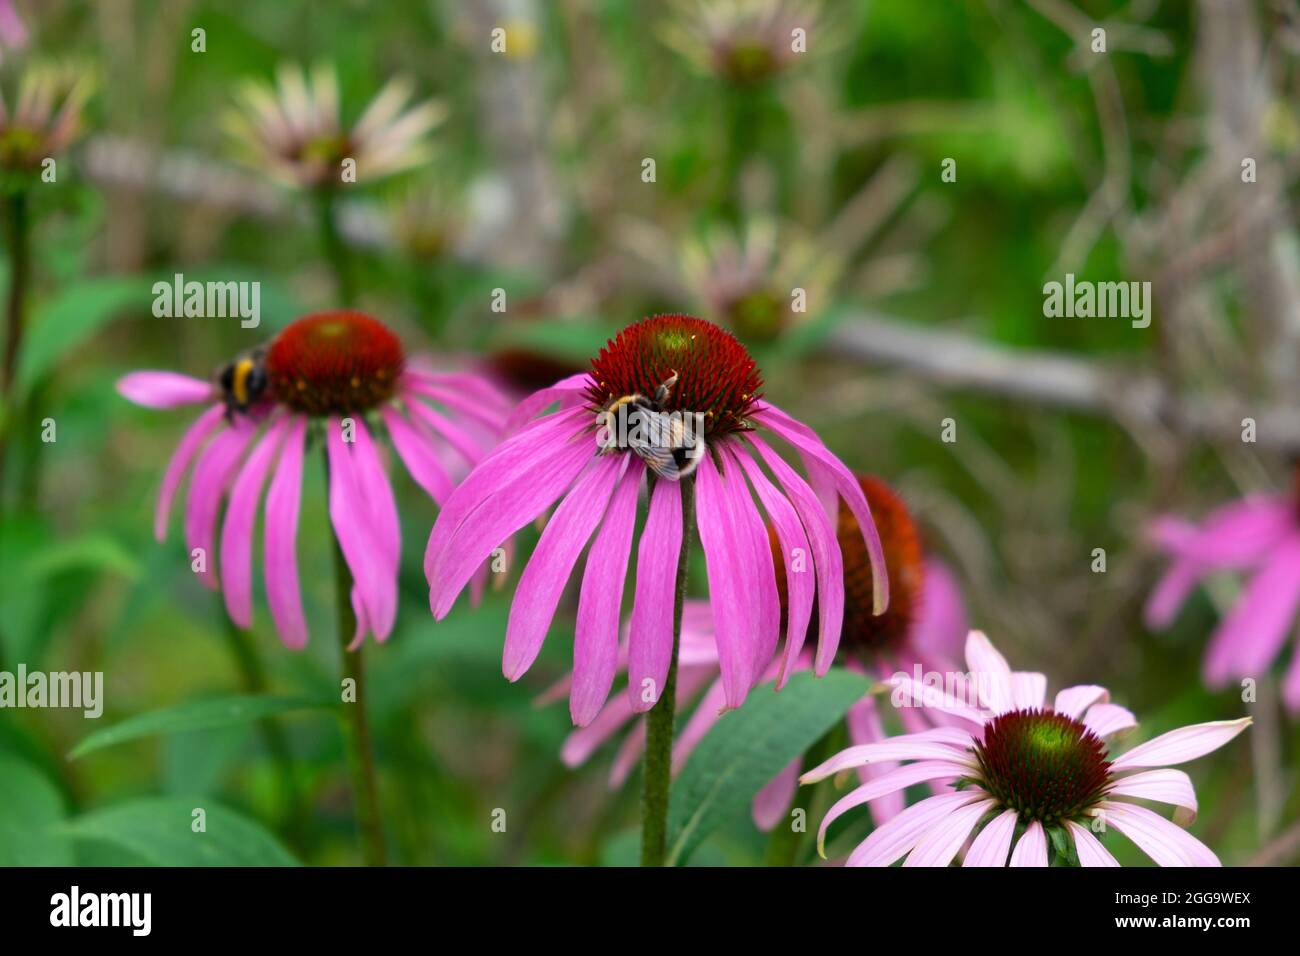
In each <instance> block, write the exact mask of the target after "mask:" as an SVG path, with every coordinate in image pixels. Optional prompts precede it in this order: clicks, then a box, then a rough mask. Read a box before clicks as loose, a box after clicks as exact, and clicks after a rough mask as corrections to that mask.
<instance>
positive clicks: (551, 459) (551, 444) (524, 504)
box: [424, 409, 595, 618]
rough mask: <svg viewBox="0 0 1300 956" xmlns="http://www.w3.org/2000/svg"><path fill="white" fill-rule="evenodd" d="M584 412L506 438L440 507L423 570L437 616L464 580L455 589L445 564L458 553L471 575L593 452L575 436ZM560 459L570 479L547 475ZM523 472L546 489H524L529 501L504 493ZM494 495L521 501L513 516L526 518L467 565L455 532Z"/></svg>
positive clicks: (557, 492) (544, 506)
mask: <svg viewBox="0 0 1300 956" xmlns="http://www.w3.org/2000/svg"><path fill="white" fill-rule="evenodd" d="M580 414H581V411H580V410H579V409H572V410H570V411H569V412H560V413H559V414H556V415H551V416H549V417H547V418H545V419H542V420H541V421H540V422H539V423H538V424H537V425H536V426H535V427H534V428H530V429H528V430H527V431H524V432H520V433H519V434H517V435H513V436H511V437H510V438H507V439H506V440H505V441H503V442H502V443H501V444H500V445H498V446H497V447H496V448H494V449H493V450H492V451H491V452H489V453H488V454H487V456H486V457H485V458H484V459H483V460H482V461H481V462H479V464H478V466H477V467H476V468H475V469H474V470H473V471H472V472H470V473H469V475H468V476H467V477H466V478H465V480H464V481H462V482H461V483H460V484H459V485H457V486H456V489H455V491H453V492H452V494H451V497H449V498H448V499H447V501H446V503H445V504H444V505H443V507H442V508H441V510H439V512H438V518H437V520H436V521H434V523H433V529H432V530H431V531H430V532H429V543H428V546H427V547H426V548H425V553H424V573H425V576H426V577H427V578H428V580H429V586H430V588H431V596H430V603H431V605H433V606H434V608H435V610H434V616H435V617H438V618H441V617H442V616H443V615H445V614H446V611H445V610H444V611H443V612H442V614H439V613H438V611H437V610H436V608H437V607H439V606H443V605H445V606H446V607H447V608H450V606H451V603H452V602H453V601H454V600H455V598H456V595H457V594H459V593H460V589H461V587H463V586H464V584H463V583H462V584H461V585H459V586H457V587H455V588H454V589H453V588H452V587H451V586H450V581H451V577H450V576H449V575H447V574H444V572H443V569H442V567H441V565H443V564H445V563H447V562H449V561H451V560H453V556H454V560H455V564H456V570H458V571H461V572H463V573H464V575H465V577H464V580H466V581H467V580H469V576H470V575H471V574H472V573H473V571H474V568H476V567H478V565H479V564H480V563H482V561H483V560H485V559H486V558H487V556H488V555H489V554H491V553H492V548H495V547H496V546H497V545H498V544H500V543H501V542H502V541H503V540H505V538H506V537H508V536H509V535H511V534H513V533H514V532H515V531H517V530H518V529H519V528H521V527H523V526H524V525H526V524H528V523H529V522H530V521H532V520H533V519H534V518H536V517H537V516H538V515H539V514H541V513H542V512H543V511H545V510H546V509H547V508H548V507H550V505H551V503H552V502H554V501H555V499H557V498H559V497H560V495H561V494H563V493H564V491H565V490H566V489H567V488H568V486H569V484H570V483H572V481H573V479H574V478H576V477H577V474H578V472H579V471H581V470H582V468H583V466H584V465H585V464H586V462H587V460H588V459H590V458H591V456H592V455H593V454H594V453H595V445H594V442H593V443H592V444H591V445H589V446H588V445H584V444H583V443H581V442H573V439H574V438H575V437H577V436H578V435H580V434H581V430H582V425H581V424H580V423H579V415H580ZM559 461H563V462H564V463H565V467H564V468H563V470H562V471H563V474H564V475H567V480H563V481H549V480H547V479H549V478H554V477H557V471H556V464H557V462H559ZM521 477H522V478H524V479H526V480H527V482H528V486H529V488H531V489H533V490H534V491H537V490H538V485H541V484H544V485H545V492H546V493H545V494H535V495H531V496H528V495H527V493H526V492H525V496H526V497H527V500H526V501H524V500H521V496H516V495H506V494H505V492H506V490H507V489H509V488H510V487H511V486H512V484H514V483H517V482H518V481H519V479H520V478H521ZM539 479H540V480H539ZM496 496H500V497H501V498H503V499H505V503H506V504H510V505H516V506H521V507H519V508H518V509H517V511H516V513H515V514H514V515H511V517H522V520H521V521H520V522H519V524H517V525H515V526H514V527H510V528H508V529H507V530H505V531H504V532H503V533H502V534H501V537H493V540H492V542H491V544H490V545H489V547H488V549H487V551H486V552H485V553H484V554H483V556H482V557H481V558H479V559H478V560H476V561H473V562H472V563H469V567H468V569H466V568H465V567H464V565H465V564H466V563H467V562H466V561H465V560H464V557H465V555H464V554H463V550H464V548H463V545H460V543H459V542H456V538H457V534H458V532H459V531H460V530H461V526H462V525H463V524H464V523H465V520H466V519H467V518H468V517H469V516H470V515H472V514H475V513H477V512H478V511H479V509H480V508H484V507H486V506H488V504H489V502H491V501H492V499H493V498H494V497H496ZM525 515H526V517H523V516H525ZM508 523H509V522H508ZM475 524H476V525H478V526H479V527H480V528H482V525H483V522H481V521H476V522H475ZM453 543H455V544H457V545H458V546H457V547H456V548H455V549H453V548H452V545H453Z"/></svg>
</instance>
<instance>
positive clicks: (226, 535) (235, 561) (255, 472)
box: [220, 421, 285, 630]
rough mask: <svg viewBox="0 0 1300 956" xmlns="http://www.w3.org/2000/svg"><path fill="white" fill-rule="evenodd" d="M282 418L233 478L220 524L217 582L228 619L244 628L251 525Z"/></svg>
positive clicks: (249, 595) (249, 599)
mask: <svg viewBox="0 0 1300 956" xmlns="http://www.w3.org/2000/svg"><path fill="white" fill-rule="evenodd" d="M284 425H285V423H284V422H283V421H279V422H276V423H275V424H273V425H272V426H271V427H270V428H268V429H267V431H266V434H265V435H264V436H263V437H262V440H261V441H259V442H258V443H257V446H256V447H255V448H254V449H253V453H252V454H251V455H249V456H248V461H246V462H245V463H244V467H243V468H242V469H241V470H240V472H239V477H238V478H236V479H235V485H234V487H233V488H232V489H231V492H230V503H229V505H228V506H227V507H226V520H225V522H224V523H223V524H222V526H221V551H220V557H221V585H222V588H221V589H222V593H223V595H224V596H225V600H226V611H227V612H228V613H229V614H230V619H231V620H232V621H234V622H235V624H237V625H238V626H239V627H242V628H244V629H245V630H247V629H248V628H250V627H252V626H253V524H254V521H255V519H256V518H257V505H258V503H259V501H260V500H261V497H262V485H263V483H264V482H265V481H266V472H267V469H269V468H270V467H271V461H272V460H273V459H274V457H275V452H276V450H277V449H278V448H279V446H280V439H281V437H282V436H283V434H284Z"/></svg>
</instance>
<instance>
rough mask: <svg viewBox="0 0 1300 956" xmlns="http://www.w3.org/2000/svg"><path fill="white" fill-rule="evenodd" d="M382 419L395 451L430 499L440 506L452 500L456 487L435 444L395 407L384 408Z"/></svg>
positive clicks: (381, 410) (381, 413)
mask: <svg viewBox="0 0 1300 956" xmlns="http://www.w3.org/2000/svg"><path fill="white" fill-rule="evenodd" d="M380 415H381V416H382V417H383V419H384V425H385V426H386V427H387V428H388V436H389V438H391V439H392V440H393V448H394V449H396V451H397V454H398V456H399V457H400V458H401V459H402V464H403V465H405V466H406V470H407V472H409V473H410V475H411V477H412V478H414V479H415V482H416V484H418V485H419V486H420V487H421V488H423V489H424V491H425V493H426V494H428V496H429V497H430V498H432V499H433V500H434V501H435V502H437V503H438V504H440V505H441V504H442V503H443V502H444V501H446V500H447V498H448V497H450V495H451V492H452V489H453V488H454V487H455V486H454V485H453V484H452V480H451V477H450V476H449V475H448V474H447V471H446V469H445V468H443V467H442V463H441V462H439V461H438V455H437V452H436V450H435V449H434V446H433V443H432V441H430V440H429V439H428V438H427V437H426V436H424V435H423V434H421V433H420V431H419V429H417V428H415V426H413V425H412V424H411V423H410V422H408V421H407V420H406V419H405V418H403V417H402V415H401V413H400V412H398V411H397V409H395V408H393V407H392V406H389V405H385V406H384V407H383V408H382V409H380Z"/></svg>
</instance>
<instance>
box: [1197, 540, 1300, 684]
mask: <svg viewBox="0 0 1300 956" xmlns="http://www.w3.org/2000/svg"><path fill="white" fill-rule="evenodd" d="M1297 607H1300V535H1291V536H1289V537H1288V538H1287V539H1286V540H1285V541H1283V542H1282V543H1281V544H1280V545H1278V547H1277V550H1276V551H1274V552H1273V554H1272V555H1271V556H1270V557H1269V559H1268V563H1267V564H1265V565H1264V567H1263V568H1261V569H1260V571H1259V572H1257V573H1256V574H1255V576H1254V577H1253V578H1251V580H1250V584H1248V585H1247V586H1246V589H1245V590H1244V591H1243V592H1242V594H1241V597H1239V598H1238V599H1237V603H1236V604H1235V605H1233V608H1232V611H1231V613H1229V614H1228V616H1227V617H1226V618H1224V620H1223V622H1222V623H1221V624H1220V625H1219V626H1218V628H1217V629H1216V630H1215V632H1214V636H1213V637H1212V638H1210V644H1209V648H1208V649H1207V651H1206V654H1205V681H1206V683H1208V684H1209V685H1210V686H1211V687H1221V686H1223V684H1225V683H1226V682H1227V681H1228V680H1229V678H1232V677H1242V676H1249V675H1252V674H1258V673H1260V672H1261V671H1264V670H1266V669H1267V668H1268V666H1269V665H1270V664H1271V663H1272V662H1273V659H1274V658H1275V657H1276V656H1277V653H1278V650H1279V649H1280V648H1281V647H1282V642H1283V641H1284V640H1286V637H1287V635H1288V634H1289V633H1290V632H1291V630H1292V629H1293V627H1294V626H1295V616H1296V608H1297Z"/></svg>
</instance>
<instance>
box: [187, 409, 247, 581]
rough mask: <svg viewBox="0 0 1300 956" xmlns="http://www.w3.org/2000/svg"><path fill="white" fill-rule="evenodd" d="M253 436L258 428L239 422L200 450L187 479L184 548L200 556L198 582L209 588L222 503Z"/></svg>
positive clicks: (244, 420) (214, 560)
mask: <svg viewBox="0 0 1300 956" xmlns="http://www.w3.org/2000/svg"><path fill="white" fill-rule="evenodd" d="M256 433H257V428H256V427H255V426H254V425H253V424H252V423H251V422H249V421H248V420H247V419H240V420H238V421H237V422H236V423H235V424H234V425H233V426H231V427H230V428H227V429H226V430H225V431H223V432H221V433H220V434H218V435H217V437H216V438H214V439H212V441H211V442H209V443H208V447H206V448H204V449H203V454H201V455H199V460H198V463H197V464H196V465H195V466H194V475H193V476H192V477H191V478H190V493H189V497H188V498H187V499H186V502H185V546H186V547H187V548H189V549H190V552H191V554H193V552H194V551H195V550H196V549H198V550H200V551H201V552H202V554H203V560H204V565H203V566H204V570H203V571H200V572H199V580H200V581H202V582H203V583H204V585H205V586H207V587H209V588H214V589H215V588H216V587H217V568H216V555H214V554H213V553H212V551H213V544H214V542H215V539H216V536H217V515H218V514H219V513H220V511H221V500H222V498H223V497H225V494H226V489H227V488H229V487H230V483H231V481H233V480H234V478H235V474H236V472H237V471H238V469H239V462H240V459H241V458H242V457H243V455H244V450H245V449H246V448H247V447H248V443H249V442H250V441H252V439H253V436H254V435H255V434H256Z"/></svg>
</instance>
